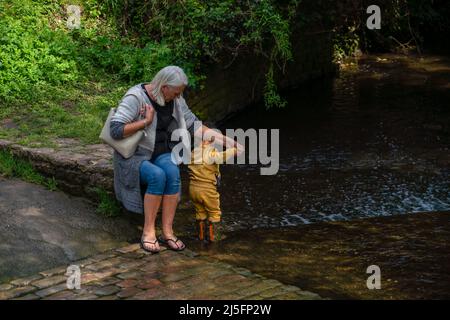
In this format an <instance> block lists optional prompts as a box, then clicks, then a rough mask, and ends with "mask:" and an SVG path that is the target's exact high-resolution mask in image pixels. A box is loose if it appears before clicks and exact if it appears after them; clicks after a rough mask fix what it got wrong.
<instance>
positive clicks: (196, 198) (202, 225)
mask: <svg viewBox="0 0 450 320" xmlns="http://www.w3.org/2000/svg"><path fill="white" fill-rule="evenodd" d="M189 195H190V198H191V201H192V203H193V204H194V208H195V220H196V221H197V234H198V239H199V240H202V241H203V240H205V235H206V219H207V218H208V215H207V212H206V209H205V206H204V204H203V200H202V197H201V190H198V189H197V188H195V186H193V185H190V186H189Z"/></svg>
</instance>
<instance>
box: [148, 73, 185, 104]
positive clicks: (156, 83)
mask: <svg viewBox="0 0 450 320" xmlns="http://www.w3.org/2000/svg"><path fill="white" fill-rule="evenodd" d="M151 84H152V85H153V90H152V94H153V96H154V97H155V98H156V102H157V103H158V104H159V105H161V106H164V105H165V104H166V102H165V100H164V96H163V94H162V92H161V87H162V86H164V85H167V86H170V87H180V86H183V85H184V86H187V84H188V78H187V76H186V74H185V73H184V71H183V69H181V68H180V67H177V66H167V67H164V68H162V69H161V70H159V71H158V73H157V74H156V76H155V77H154V78H153V80H152V82H151Z"/></svg>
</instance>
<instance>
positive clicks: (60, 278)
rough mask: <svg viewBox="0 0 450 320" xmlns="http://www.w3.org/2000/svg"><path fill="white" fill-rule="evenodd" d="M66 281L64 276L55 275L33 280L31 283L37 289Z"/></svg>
mask: <svg viewBox="0 0 450 320" xmlns="http://www.w3.org/2000/svg"><path fill="white" fill-rule="evenodd" d="M66 281H67V277H66V276H60V275H57V276H53V277H49V278H44V279H42V280H37V281H33V282H32V283H31V284H32V285H33V286H35V287H38V288H39V289H44V288H47V287H50V286H54V285H57V284H60V283H61V282H66Z"/></svg>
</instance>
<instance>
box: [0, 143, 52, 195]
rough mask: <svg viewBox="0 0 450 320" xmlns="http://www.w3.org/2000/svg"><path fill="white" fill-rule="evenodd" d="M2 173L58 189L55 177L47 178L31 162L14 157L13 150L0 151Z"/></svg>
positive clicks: (0, 169) (5, 175) (0, 171)
mask: <svg viewBox="0 0 450 320" xmlns="http://www.w3.org/2000/svg"><path fill="white" fill-rule="evenodd" d="M0 175H2V176H4V177H7V178H8V177H16V178H20V179H22V180H25V181H28V182H32V183H36V184H40V185H43V186H45V187H46V188H47V189H49V190H51V191H55V190H57V183H56V180H55V178H54V177H52V178H46V177H44V176H42V175H41V174H39V173H38V172H37V171H36V170H35V169H34V168H33V166H32V165H31V163H30V162H28V161H26V160H22V159H18V158H16V157H14V155H13V154H12V153H11V152H7V151H3V150H2V151H0Z"/></svg>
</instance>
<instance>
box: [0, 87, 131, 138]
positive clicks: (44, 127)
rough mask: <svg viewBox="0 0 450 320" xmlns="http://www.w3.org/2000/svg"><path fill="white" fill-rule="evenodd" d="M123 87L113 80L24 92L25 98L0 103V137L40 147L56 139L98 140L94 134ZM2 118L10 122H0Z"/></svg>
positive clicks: (119, 95)
mask: <svg viewBox="0 0 450 320" xmlns="http://www.w3.org/2000/svg"><path fill="white" fill-rule="evenodd" d="M127 89H128V85H127V84H125V83H123V82H115V81H89V82H83V83H78V85H76V86H67V87H60V86H49V85H44V86H41V87H40V88H33V92H25V93H24V96H26V98H25V99H22V100H14V101H12V102H4V103H1V106H2V107H1V111H0V139H6V140H11V141H15V142H16V143H18V144H21V145H25V146H35V145H39V146H43V147H54V146H55V145H54V143H53V141H54V140H55V139H57V138H73V139H78V140H79V141H80V143H81V144H96V143H100V140H99V138H98V136H99V133H100V131H101V129H102V127H103V124H104V121H105V120H106V117H107V115H108V112H109V110H110V108H111V107H114V106H117V104H118V102H119V101H120V99H121V97H122V96H123V94H124V92H126V91H127ZM30 97H33V99H30ZM6 121H7V122H8V123H12V124H13V125H12V126H8V127H6V126H5V125H2V122H3V123H5V122H6Z"/></svg>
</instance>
